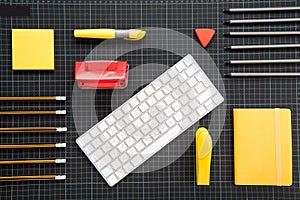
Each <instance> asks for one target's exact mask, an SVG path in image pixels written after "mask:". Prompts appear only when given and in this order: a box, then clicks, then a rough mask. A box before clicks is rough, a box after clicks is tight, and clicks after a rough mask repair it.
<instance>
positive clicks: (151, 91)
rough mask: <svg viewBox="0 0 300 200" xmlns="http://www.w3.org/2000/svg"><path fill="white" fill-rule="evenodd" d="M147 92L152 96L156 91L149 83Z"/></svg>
mask: <svg viewBox="0 0 300 200" xmlns="http://www.w3.org/2000/svg"><path fill="white" fill-rule="evenodd" d="M145 92H146V94H147V95H148V96H150V95H151V94H153V93H154V92H155V90H154V88H153V87H152V86H151V85H149V86H147V87H146V88H145Z"/></svg>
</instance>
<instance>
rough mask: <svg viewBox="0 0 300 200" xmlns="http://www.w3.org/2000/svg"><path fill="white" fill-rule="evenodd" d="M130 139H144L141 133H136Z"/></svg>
mask: <svg viewBox="0 0 300 200" xmlns="http://www.w3.org/2000/svg"><path fill="white" fill-rule="evenodd" d="M132 137H134V139H135V140H139V139H141V138H143V137H144V134H143V133H142V132H141V131H136V132H135V133H134V134H133V135H132Z"/></svg>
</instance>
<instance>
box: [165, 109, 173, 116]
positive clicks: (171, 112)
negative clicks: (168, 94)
mask: <svg viewBox="0 0 300 200" xmlns="http://www.w3.org/2000/svg"><path fill="white" fill-rule="evenodd" d="M164 113H165V115H166V116H167V117H170V116H171V115H173V114H174V111H173V109H172V108H171V107H167V108H166V109H165V110H164Z"/></svg>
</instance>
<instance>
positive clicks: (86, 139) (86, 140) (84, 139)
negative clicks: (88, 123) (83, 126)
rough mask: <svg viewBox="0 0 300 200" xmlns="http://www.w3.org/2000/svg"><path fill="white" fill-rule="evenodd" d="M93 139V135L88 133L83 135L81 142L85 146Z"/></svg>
mask: <svg viewBox="0 0 300 200" xmlns="http://www.w3.org/2000/svg"><path fill="white" fill-rule="evenodd" d="M91 140H92V137H91V136H90V134H88V133H86V134H84V135H83V136H82V137H81V139H80V144H81V145H82V146H84V145H86V144H88V143H89V142H90V141H91Z"/></svg>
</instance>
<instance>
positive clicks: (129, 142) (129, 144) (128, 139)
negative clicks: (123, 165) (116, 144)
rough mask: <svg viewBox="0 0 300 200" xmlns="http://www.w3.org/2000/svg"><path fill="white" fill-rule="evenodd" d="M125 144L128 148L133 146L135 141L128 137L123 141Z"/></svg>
mask: <svg viewBox="0 0 300 200" xmlns="http://www.w3.org/2000/svg"><path fill="white" fill-rule="evenodd" d="M125 143H126V144H127V146H129V147H130V146H131V145H133V144H135V140H134V139H133V138H132V137H129V138H127V139H126V140H125Z"/></svg>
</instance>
